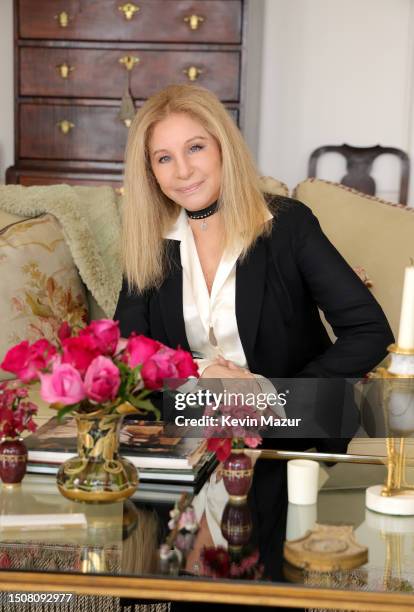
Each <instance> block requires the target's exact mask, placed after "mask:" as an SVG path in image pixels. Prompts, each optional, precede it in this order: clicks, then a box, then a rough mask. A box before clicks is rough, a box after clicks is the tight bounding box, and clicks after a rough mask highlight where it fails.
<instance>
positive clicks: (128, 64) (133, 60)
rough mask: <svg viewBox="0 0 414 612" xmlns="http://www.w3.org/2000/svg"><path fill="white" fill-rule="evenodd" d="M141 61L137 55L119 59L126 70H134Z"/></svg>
mask: <svg viewBox="0 0 414 612" xmlns="http://www.w3.org/2000/svg"><path fill="white" fill-rule="evenodd" d="M139 62H140V59H139V57H136V56H135V55H124V57H121V58H120V59H119V63H120V64H122V65H123V66H124V67H125V68H126V70H132V69H133V67H134V66H135V64H139Z"/></svg>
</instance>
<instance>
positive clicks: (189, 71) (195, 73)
mask: <svg viewBox="0 0 414 612" xmlns="http://www.w3.org/2000/svg"><path fill="white" fill-rule="evenodd" d="M183 72H184V74H186V75H187V78H188V80H189V81H192V82H193V81H196V80H197V79H198V77H199V76H200V74H203V70H201V68H197V66H190V67H189V68H186V69H185V70H183Z"/></svg>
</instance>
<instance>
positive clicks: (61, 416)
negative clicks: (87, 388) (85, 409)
mask: <svg viewBox="0 0 414 612" xmlns="http://www.w3.org/2000/svg"><path fill="white" fill-rule="evenodd" d="M76 408H79V404H71V405H70V406H65V407H64V408H61V409H60V410H58V414H57V419H58V423H60V422H61V421H62V419H64V417H65V416H66V415H67V414H70V413H71V412H72V411H74V410H76Z"/></svg>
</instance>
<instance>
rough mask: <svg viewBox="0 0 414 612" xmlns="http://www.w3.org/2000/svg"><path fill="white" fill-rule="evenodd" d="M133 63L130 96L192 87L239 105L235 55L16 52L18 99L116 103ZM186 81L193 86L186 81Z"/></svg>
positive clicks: (237, 58) (36, 49) (28, 49)
mask: <svg viewBox="0 0 414 612" xmlns="http://www.w3.org/2000/svg"><path fill="white" fill-rule="evenodd" d="M123 58H124V59H125V58H132V59H133V61H135V62H136V63H135V65H134V68H133V69H132V71H131V92H132V96H133V97H134V98H137V99H145V98H147V97H149V96H151V95H152V94H153V93H155V92H156V91H158V90H159V89H161V88H163V87H165V86H166V85H168V84H170V83H191V82H194V83H197V84H199V85H202V86H203V87H207V89H210V90H211V91H214V93H216V95H217V96H218V97H219V98H220V99H221V100H227V101H230V100H232V101H236V100H238V99H239V74H240V54H239V52H238V51H220V52H219V51H131V50H129V51H124V52H123V51H114V50H104V49H61V48H60V49H52V48H43V47H22V48H21V49H20V60H21V72H20V94H21V95H23V96H36V95H39V96H57V97H59V96H60V97H78V98H83V97H87V98H121V97H122V94H123V92H124V89H125V84H126V79H127V71H126V68H125V67H124V64H122V63H120V60H121V59H123ZM190 77H193V78H194V79H195V80H194V81H191V80H190Z"/></svg>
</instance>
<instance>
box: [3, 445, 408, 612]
mask: <svg viewBox="0 0 414 612" xmlns="http://www.w3.org/2000/svg"><path fill="white" fill-rule="evenodd" d="M272 452H273V451H266V456H267V457H272V456H273V455H272ZM259 453H260V452H259V451H258V454H259ZM274 456H275V455H274ZM338 465H339V464H336V465H335V466H334V468H333V469H334V470H335V469H337V467H338ZM330 469H331V468H328V469H327V472H328V475H329V473H330V472H329V470H330ZM340 469H341V471H342V474H343V475H344V477H345V478H344V479H342V480H343V482H345V488H332V486H331V484H332V483H331V480H332V478H331V477H328V479H327V481H326V482H325V484H324V486H323V488H322V489H321V491H320V492H319V496H318V503H317V505H316V506H315V507H312V506H292V505H289V504H288V502H287V493H286V461H285V460H280V459H278V460H275V459H270V458H266V459H265V458H263V456H262V458H259V459H258V460H257V461H256V464H255V471H254V479H253V484H252V487H251V490H250V493H249V497H248V503H247V504H231V505H230V506H229V504H228V503H227V502H228V499H227V494H226V492H225V490H224V487H223V484H222V480H221V478H220V474H219V472H217V471H216V472H215V473H214V474H213V475H212V476H211V478H210V479H209V481H208V482H207V483H206V484H205V486H204V487H203V488H202V489H201V490H200V491H199V492H198V493H197V494H196V495H194V494H193V493H191V492H190V491H189V490H188V488H187V490H186V491H184V490H183V491H181V490H180V487H179V486H178V485H176V486H171V487H161V486H157V485H151V484H147V483H145V485H144V484H141V485H140V487H139V488H138V491H137V494H136V496H135V498H134V499H133V500H128V502H126V503H124V504H122V503H117V504H108V505H104V506H99V505H86V504H77V503H74V502H69V501H68V500H65V499H64V498H63V497H61V496H60V495H59V493H58V492H57V488H56V485H55V479H54V477H53V476H42V475H27V476H26V478H25V480H24V481H23V483H22V485H21V486H20V487H17V488H14V489H8V488H5V487H2V488H1V490H0V511H1V517H0V518H3V517H16V516H17V517H20V516H21V515H26V516H27V521H26V520H23V528H21V527H20V528H16V527H13V526H12V527H10V525H3V526H2V528H1V530H0V590H1V591H3V592H6V593H7V595H4V594H3V601H4V597H8V601H10V602H12V599H11V598H12V597H13V596H14V595H18V596H19V597H20V601H21V602H28V601H32V602H34V603H35V602H40V601H41V599H40V596H42V597H44V595H45V594H46V595H49V596H50V598H49V600H48V601H49V602H53V601H55V602H56V601H57V599H55V600H53V598H52V597H51V595H52V594H55V595H56V596H57V595H59V596H61V595H64V594H68V596H69V595H71V597H74V598H76V596H77V595H101V596H114V597H121V598H124V599H123V600H125V599H126V600H134V599H136V600H145V601H146V602H149V601H155V602H165V601H170V602H203V603H206V602H208V603H209V604H242V605H251V606H255V608H257V607H259V606H274V607H283V608H288V607H295V608H322V609H335V610H367V611H368V610H369V611H370V612H373V611H376V610H378V611H380V610H381V611H384V610H397V609H398V610H399V611H400V610H407V611H408V610H410V611H412V610H414V517H413V518H411V517H407V518H404V517H395V518H392V517H385V516H382V515H378V514H375V513H372V512H369V511H368V510H366V509H365V504H364V499H365V487H362V486H361V487H357V486H355V485H353V484H352V483H356V482H358V481H360V473H361V469H363V470H364V474H365V478H366V479H368V481H369V482H368V484H379V483H380V482H381V478H382V477H383V476H384V475H385V468H384V467H383V466H379V465H361V463H348V462H346V463H344V464H341V465H340ZM379 478H380V479H379ZM346 483H348V484H346ZM183 489H184V487H183ZM174 505H176V506H177V507H178V510H177V511H176V516H175V522H173V523H171V517H170V511H171V510H172V509H173V507H174ZM32 515H44V519H45V523H44V524H43V525H42V524H40V525H39V524H37V525H35V524H34V520H35V519H34V517H33V516H32ZM47 515H52V518H50V521H54V522H56V524H55V525H53V526H52V525H51V524H48V520H49V519H48V517H47ZM79 515H81V517H79ZM82 515H83V518H82ZM68 516H69V517H70V516H71V517H72V519H73V520H74V521H76V520H77V519H79V521H83V524H82V523H81V522H79V524H77V525H76V524H74V525H69V524H67V523H66V524H59V523H64V522H65V521H66V522H68V521H70V520H72V519H68ZM74 517H75V518H74ZM76 517H77V518H76ZM180 517H181V522H180ZM194 517H195V519H196V522H197V524H198V531H197V532H196V533H193V531H194V529H193V522H194ZM6 522H7V521H6ZM315 522H318V523H322V524H352V525H353V527H354V534H355V538H356V540H357V542H358V543H359V544H361V545H364V546H366V547H367V548H368V562H367V563H365V564H364V565H362V566H360V567H357V568H353V569H348V570H341V571H338V570H337V571H330V572H324V573H320V572H314V571H311V570H306V569H305V570H303V569H302V570H301V569H298V568H296V567H294V566H292V565H290V564H288V563H287V562H286V561H285V560H284V555H283V549H284V542H285V540H286V539H288V540H294V539H297V538H300V537H301V536H303V535H304V533H305V532H306V530H307V529H309V528H312V527H313V525H314V524H315ZM168 523H170V524H169V525H168ZM36 594H37V597H36ZM25 595H26V596H25ZM29 597H30V598H31V599H30V600H29V599H28V598H29ZM43 601H44V599H43ZM62 601H63V600H62ZM121 601H122V600H121ZM136 603H139V602H138V601H137V602H136ZM16 609H18V608H16ZM56 609H58V608H56ZM67 609H68V610H70V607H69V608H67Z"/></svg>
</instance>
